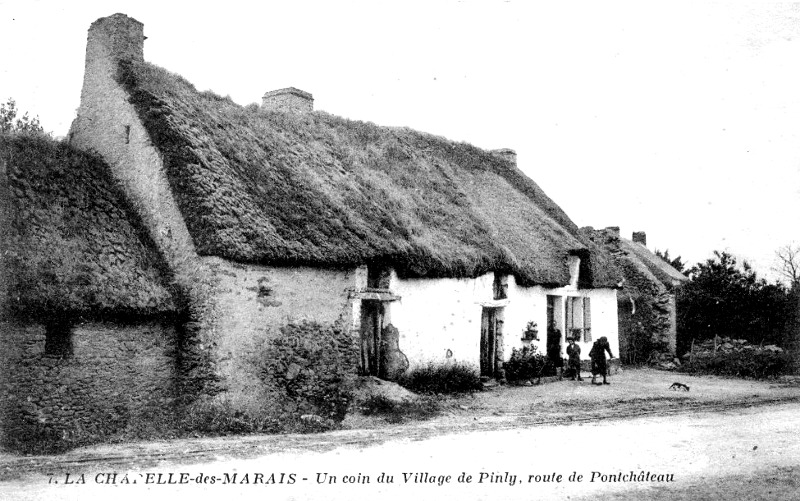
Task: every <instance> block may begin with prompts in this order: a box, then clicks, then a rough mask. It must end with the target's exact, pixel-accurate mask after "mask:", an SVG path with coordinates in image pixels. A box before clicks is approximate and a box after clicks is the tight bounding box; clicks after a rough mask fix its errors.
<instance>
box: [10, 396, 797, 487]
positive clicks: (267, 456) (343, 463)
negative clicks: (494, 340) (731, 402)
mask: <svg viewBox="0 0 800 501" xmlns="http://www.w3.org/2000/svg"><path fill="white" fill-rule="evenodd" d="M798 416H800V403H796V402H795V403H782V404H773V405H760V406H757V407H750V408H736V409H729V410H722V411H720V410H717V411H714V412H702V411H700V412H687V413H677V414H671V415H650V416H647V417H637V418H629V419H613V420H598V421H589V422H585V423H573V424H572V425H571V426H563V425H559V424H548V425H538V426H534V427H530V426H524V425H522V427H520V425H521V423H520V422H519V421H515V423H517V424H515V425H502V424H501V422H498V424H499V425H500V426H498V428H500V429H496V430H488V429H483V430H481V431H467V432H457V433H453V434H446V435H438V434H433V435H428V434H425V433H421V434H417V435H414V434H411V435H410V436H415V437H416V439H410V438H406V437H408V436H409V435H408V434H406V435H400V436H389V437H385V439H384V438H381V437H379V436H375V434H376V433H378V434H380V432H379V431H377V432H376V431H372V432H370V431H364V430H358V431H342V432H336V433H330V434H324V435H317V436H304V437H307V439H308V440H313V441H315V442H316V443H317V446H314V447H306V446H305V445H304V443H303V440H304V438H303V437H293V438H294V439H296V441H293V440H292V437H268V438H265V437H260V438H258V437H256V438H253V437H248V438H247V439H238V440H237V441H236V445H237V447H239V449H238V451H239V452H237V457H242V455H241V447H242V445H243V444H246V443H247V442H248V441H250V442H251V443H252V444H253V447H254V448H256V444H258V447H257V448H258V451H255V450H254V452H253V454H251V456H252V457H250V458H249V459H236V458H230V457H225V454H226V453H225V451H226V448H225V447H218V448H217V449H213V448H212V449H211V450H209V451H208V452H207V453H206V455H205V456H203V457H202V458H201V459H200V461H199V462H197V458H196V457H193V456H187V457H185V458H182V459H181V458H180V457H175V456H171V457H170V458H169V459H168V460H166V461H163V462H162V463H161V464H158V465H155V464H153V462H152V461H150V462H149V464H148V463H146V462H145V463H141V464H138V465H137V464H136V462H135V461H133V462H132V461H131V457H130V456H128V457H127V458H120V461H119V462H116V463H115V462H114V460H113V458H110V459H109V460H107V461H104V462H98V461H85V462H83V463H81V462H80V461H76V462H74V463H72V464H68V465H66V467H64V465H63V464H62V465H61V466H62V467H57V465H55V464H53V465H52V466H51V467H47V466H44V467H41V469H40V470H38V473H33V472H31V473H30V474H26V475H25V476H23V477H22V478H17V479H15V480H11V481H7V482H4V483H2V484H0V497H2V498H3V499H14V500H17V499H23V500H24V499H109V498H113V499H115V500H124V499H137V500H141V499H147V500H155V499H184V498H187V499H188V498H195V499H220V498H222V499H269V500H274V499H295V500H300V499H325V500H334V499H342V500H357V499H370V500H373V499H376V498H377V497H379V498H381V499H403V500H407V499H413V500H423V499H458V500H472V499H475V500H478V499H487V500H488V499H493V500H498V499H502V500H513V499H520V500H538V499H542V500H550V499H573V500H574V499H584V498H585V499H590V498H591V499H670V500H675V499H726V500H729V499H776V500H777V499H780V500H784V499H786V500H788V499H797V496H798V494H797V490H798V479H799V478H800V469H799V468H798V464H800V462H799V461H800V418H798ZM564 422H565V424H567V423H569V422H570V421H569V419H567V418H566V417H565V419H564ZM507 424H510V423H507ZM425 426H426V424H425V423H421V424H419V425H418V426H417V427H415V428H417V429H421V430H424V429H425ZM427 426H433V423H429V424H427ZM390 433H391V432H390ZM437 435H438V436H437ZM214 440H216V441H222V442H223V445H224V442H225V441H230V440H234V439H214ZM265 441H266V442H269V443H266V444H265ZM281 442H283V444H282V446H281ZM232 443H233V442H231V444H232ZM293 444H294V445H295V446H296V447H294V448H291V447H293ZM319 444H322V445H321V446H319ZM217 445H219V444H217ZM287 446H288V447H290V449H286V447H287ZM278 448H280V449H282V450H281V452H276V451H277V450H278ZM195 450H196V449H195ZM270 451H271V452H270ZM107 459H108V458H107ZM150 459H151V460H152V458H150ZM192 463H194V464H192ZM124 464H127V465H128V466H127V467H125V466H123V465H124ZM40 466H41V465H40ZM48 470H49V471H48ZM114 473H116V476H115V477H114V476H113V474H114ZM573 473H574V475H573ZM51 474H52V476H51ZM67 474H68V475H69V476H67ZM159 474H160V475H161V476H159ZM170 474H172V476H170ZM181 474H184V475H181ZM226 474H227V477H226ZM234 474H235V475H236V477H234V476H233V475H234ZM381 474H384V477H383V480H388V478H387V477H389V476H391V477H392V481H393V482H391V483H389V482H381V481H380V480H381V478H380V477H381ZM124 475H127V476H124ZM577 475H582V478H580V480H578V477H577ZM467 476H470V477H471V478H470V479H469V481H467V478H466V477H467ZM645 478H648V480H644V479H645ZM571 479H572V480H571ZM653 479H655V481H654V480H653ZM126 480H127V481H128V482H131V483H129V484H126V483H124V482H125V481H126ZM198 480H200V482H201V483H199V484H198V483H197V481H198ZM459 480H461V481H459ZM81 481H83V482H85V483H80V482H81ZM203 481H205V483H203ZM270 481H272V482H275V483H269V482H270ZM55 482H58V483H55ZM110 482H113V483H110ZM134 482H135V483H134ZM170 482H174V483H170ZM181 482H186V483H183V484H182V483H181ZM262 482H263V483H262ZM281 482H282V483H281Z"/></svg>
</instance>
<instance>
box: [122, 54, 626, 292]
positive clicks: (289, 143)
mask: <svg viewBox="0 0 800 501" xmlns="http://www.w3.org/2000/svg"><path fill="white" fill-rule="evenodd" d="M119 80H120V82H121V83H122V84H123V86H124V87H125V88H126V90H127V91H128V92H129V94H130V101H131V102H132V103H133V104H134V106H135V108H136V110H137V112H138V114H139V116H140V118H141V119H142V121H143V122H144V124H145V127H146V129H147V131H148V132H149V134H150V137H151V139H152V141H153V144H154V145H156V147H157V148H158V149H159V150H160V151H161V153H162V155H163V158H164V161H165V165H166V170H167V175H168V178H169V182H170V184H171V186H172V188H173V193H174V195H175V198H176V200H177V202H178V205H179V207H180V209H181V211H182V213H183V215H184V218H185V219H186V223H187V225H188V228H189V231H190V233H191V235H192V237H193V239H194V242H195V245H196V247H197V249H198V252H200V253H201V254H204V255H217V256H222V257H225V258H229V259H232V260H236V261H241V262H251V263H261V264H272V265H314V266H332V267H342V266H354V265H359V264H363V263H376V262H381V263H387V264H391V265H392V266H394V267H395V269H396V270H397V271H398V273H399V274H400V275H401V276H414V277H423V276H426V277H471V276H476V275H479V274H481V273H484V272H487V271H490V270H498V271H505V272H511V273H514V274H515V275H516V277H517V279H518V280H519V282H520V283H522V284H524V285H533V284H547V285H564V284H566V283H567V282H568V281H569V272H568V269H567V264H566V263H567V260H566V256H567V255H569V254H578V255H583V256H590V260H591V263H588V264H589V266H587V267H586V268H585V269H586V270H591V277H590V278H589V279H588V280H586V281H584V282H582V285H584V286H589V287H603V286H613V285H615V284H616V283H617V282H618V277H617V276H616V274H615V273H614V272H609V268H608V266H609V264H608V261H607V260H606V259H604V257H603V255H602V251H600V250H599V249H598V248H597V247H595V246H594V245H593V244H591V243H590V242H587V241H585V240H584V239H583V237H581V236H580V235H579V234H578V231H577V227H576V226H575V225H574V224H573V223H572V221H570V219H569V218H568V217H567V215H566V214H564V212H563V211H562V210H561V209H560V208H559V207H558V206H557V205H556V204H555V203H553V201H552V200H550V198H549V197H547V195H545V194H544V192H543V191H542V190H541V189H540V188H539V187H538V186H537V185H536V183H534V182H533V181H532V180H530V179H529V178H527V177H526V176H525V175H524V174H522V173H521V172H520V171H519V170H518V169H517V168H516V166H514V165H513V164H512V163H509V162H508V161H506V160H504V159H502V158H499V157H498V156H495V155H492V154H491V153H489V152H486V151H483V150H481V149H478V148H476V147H474V146H471V145H468V144H464V143H455V142H451V141H448V140H445V139H443V138H440V137H436V136H432V135H428V134H423V133H420V132H416V131H413V130H410V129H407V128H389V127H379V126H376V125H374V124H372V123H365V122H358V121H352V120H346V119H343V118H339V117H335V116H332V115H329V114H327V113H323V112H313V113H306V114H293V113H283V112H277V111H271V112H266V111H263V110H259V109H258V108H257V107H255V106H248V107H241V106H239V105H236V104H235V103H233V102H232V101H230V100H229V99H225V98H220V97H219V96H216V95H214V94H211V93H208V92H198V91H197V90H196V89H195V88H194V87H193V86H192V85H191V84H190V83H188V82H187V81H185V80H184V79H183V78H181V77H179V76H176V75H172V74H170V73H169V72H167V71H165V70H163V69H160V68H158V67H155V66H153V65H150V64H147V63H139V62H123V63H121V65H120V72H119Z"/></svg>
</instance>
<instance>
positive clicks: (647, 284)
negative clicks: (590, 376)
mask: <svg viewBox="0 0 800 501" xmlns="http://www.w3.org/2000/svg"><path fill="white" fill-rule="evenodd" d="M581 231H582V232H583V233H584V234H585V235H587V237H589V238H590V239H592V240H593V241H594V242H595V243H597V244H599V245H602V246H603V247H604V248H605V249H606V250H607V251H608V252H609V254H610V255H611V256H613V259H614V262H615V264H616V265H617V268H618V269H620V270H621V271H622V273H623V276H624V279H625V280H624V283H623V286H622V289H621V290H620V291H618V294H617V298H618V301H619V309H618V315H619V349H620V358H621V359H622V360H623V361H624V362H626V363H643V362H647V361H650V362H664V363H672V360H673V359H674V358H675V355H676V354H675V349H676V341H677V328H676V324H677V322H676V314H677V311H676V301H675V295H676V293H677V290H678V288H679V287H680V286H681V285H682V284H684V283H685V282H686V281H688V280H689V279H688V277H686V276H685V275H684V274H682V273H681V272H679V271H678V270H676V269H675V268H674V267H672V266H670V264H669V263H667V262H666V261H664V260H663V259H661V258H660V257H659V256H657V255H656V254H654V253H653V252H651V251H650V250H648V249H647V235H646V233H645V232H643V231H637V232H634V233H633V235H632V238H631V240H628V239H625V238H620V235H619V228H618V227H609V228H605V229H602V230H594V229H592V228H582V229H581Z"/></svg>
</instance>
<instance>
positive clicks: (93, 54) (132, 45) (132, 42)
mask: <svg viewBox="0 0 800 501" xmlns="http://www.w3.org/2000/svg"><path fill="white" fill-rule="evenodd" d="M144 38H145V37H144V25H143V24H142V23H140V22H139V21H137V20H136V19H134V18H132V17H128V16H126V15H125V14H114V15H113V16H108V17H101V18H100V19H98V20H97V21H95V22H93V23H92V25H91V26H90V27H89V37H88V39H87V42H86V66H87V67H88V66H89V65H90V64H91V63H92V62H95V61H97V60H109V59H111V60H116V61H119V60H122V59H130V60H134V61H144Z"/></svg>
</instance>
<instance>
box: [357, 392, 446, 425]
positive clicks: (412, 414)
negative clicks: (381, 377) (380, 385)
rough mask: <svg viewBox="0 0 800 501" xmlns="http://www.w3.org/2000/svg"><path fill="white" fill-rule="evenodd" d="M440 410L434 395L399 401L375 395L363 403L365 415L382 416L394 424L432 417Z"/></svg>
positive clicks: (362, 411) (362, 408)
mask: <svg viewBox="0 0 800 501" xmlns="http://www.w3.org/2000/svg"><path fill="white" fill-rule="evenodd" d="M440 411H441V405H440V404H439V401H438V400H436V399H435V398H432V397H422V398H419V399H416V400H412V401H402V402H397V401H394V400H391V399H389V398H387V397H385V396H384V395H373V396H372V397H370V398H369V399H367V400H366V401H365V402H364V403H363V404H361V413H362V414H363V415H365V416H376V417H382V418H384V419H385V420H386V421H387V422H389V423H393V424H396V423H404V422H407V421H421V420H426V419H431V418H433V417H435V416H437V415H438V414H439V412H440Z"/></svg>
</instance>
